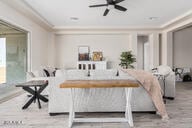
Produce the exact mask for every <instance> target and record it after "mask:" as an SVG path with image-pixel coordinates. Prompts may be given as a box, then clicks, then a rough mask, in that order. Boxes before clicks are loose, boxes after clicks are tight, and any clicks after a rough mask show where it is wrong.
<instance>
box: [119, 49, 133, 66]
mask: <svg viewBox="0 0 192 128" xmlns="http://www.w3.org/2000/svg"><path fill="white" fill-rule="evenodd" d="M120 60H121V63H120V64H119V65H120V66H121V67H123V68H125V69H128V68H134V66H133V65H132V64H133V63H134V62H136V58H135V56H134V55H133V54H132V51H127V52H122V53H121V58H120Z"/></svg>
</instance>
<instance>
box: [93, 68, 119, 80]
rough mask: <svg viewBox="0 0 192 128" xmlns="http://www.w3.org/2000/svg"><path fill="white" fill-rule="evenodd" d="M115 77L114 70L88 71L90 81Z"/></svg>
mask: <svg viewBox="0 0 192 128" xmlns="http://www.w3.org/2000/svg"><path fill="white" fill-rule="evenodd" d="M115 77H117V70H116V69H106V70H90V79H114V78H115Z"/></svg>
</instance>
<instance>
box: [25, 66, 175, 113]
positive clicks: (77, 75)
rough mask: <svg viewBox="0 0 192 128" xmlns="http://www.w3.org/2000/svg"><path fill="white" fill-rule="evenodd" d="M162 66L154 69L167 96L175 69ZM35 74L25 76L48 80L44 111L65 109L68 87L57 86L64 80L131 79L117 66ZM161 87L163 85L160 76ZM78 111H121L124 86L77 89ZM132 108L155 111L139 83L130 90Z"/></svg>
mask: <svg viewBox="0 0 192 128" xmlns="http://www.w3.org/2000/svg"><path fill="white" fill-rule="evenodd" d="M164 69H166V67H162V66H159V67H158V72H159V73H161V74H165V75H166V77H165V86H166V87H165V96H166V97H169V98H171V99H174V97H175V73H174V72H172V71H171V70H170V69H169V70H167V69H166V70H164ZM35 72H36V73H34V74H35V77H31V76H29V77H28V80H48V81H49V85H48V87H47V88H46V89H45V90H44V92H43V94H44V95H49V102H48V111H49V113H50V114H57V113H65V112H68V111H69V102H70V91H69V89H61V88H59V85H60V84H61V83H62V82H64V81H65V80H86V79H92V80H95V79H101V80H102V79H105V80H106V79H107V80H110V79H134V78H132V77H131V76H129V75H128V74H126V73H123V72H122V71H121V70H119V73H118V74H119V75H118V76H117V69H108V70H90V71H87V70H75V69H74V70H57V71H56V75H55V77H53V76H51V77H45V76H44V75H41V74H39V73H38V72H41V71H35ZM160 84H161V87H162V90H164V85H163V82H162V80H160ZM77 97H78V99H77V102H76V103H77V105H76V106H78V107H77V108H76V111H78V112H121V111H124V110H125V109H124V107H125V92H124V89H122V88H119V89H77ZM132 110H133V111H136V112H155V111H156V109H155V107H154V105H153V103H152V100H151V98H150V97H149V95H148V93H147V92H146V91H145V90H144V88H143V87H142V86H140V87H139V88H135V89H134V90H133V94H132Z"/></svg>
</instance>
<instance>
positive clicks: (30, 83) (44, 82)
mask: <svg viewBox="0 0 192 128" xmlns="http://www.w3.org/2000/svg"><path fill="white" fill-rule="evenodd" d="M44 85H48V81H47V80H32V81H28V82H24V83H19V84H17V85H15V86H16V87H34V86H44Z"/></svg>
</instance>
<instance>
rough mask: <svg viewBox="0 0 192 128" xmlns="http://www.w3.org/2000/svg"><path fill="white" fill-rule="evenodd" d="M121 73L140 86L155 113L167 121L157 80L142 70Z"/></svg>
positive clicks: (127, 70) (128, 70) (125, 70)
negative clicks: (150, 100) (152, 104)
mask: <svg viewBox="0 0 192 128" xmlns="http://www.w3.org/2000/svg"><path fill="white" fill-rule="evenodd" d="M122 71H124V72H126V73H128V74H129V75H131V76H133V77H134V78H136V79H137V80H138V81H139V82H140V83H141V85H142V86H143V87H144V88H145V89H146V91H147V92H148V94H149V95H150V96H151V98H152V101H153V103H154V105H155V107H156V109H157V113H159V114H160V115H161V117H162V119H168V115H167V111H166V109H165V104H164V102H163V98H162V91H161V87H160V84H159V81H158V80H157V78H156V77H155V76H153V74H151V73H150V72H147V71H144V70H135V69H122Z"/></svg>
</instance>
